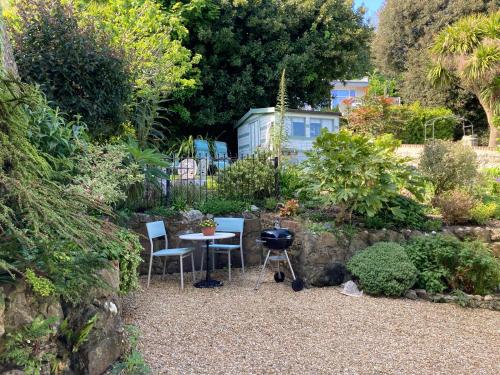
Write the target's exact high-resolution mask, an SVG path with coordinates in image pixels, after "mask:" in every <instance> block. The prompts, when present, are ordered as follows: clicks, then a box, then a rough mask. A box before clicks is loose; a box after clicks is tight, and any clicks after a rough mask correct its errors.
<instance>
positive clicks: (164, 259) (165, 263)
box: [163, 257, 167, 278]
mask: <svg viewBox="0 0 500 375" xmlns="http://www.w3.org/2000/svg"><path fill="white" fill-rule="evenodd" d="M166 268H167V257H163V278H165V269H166Z"/></svg>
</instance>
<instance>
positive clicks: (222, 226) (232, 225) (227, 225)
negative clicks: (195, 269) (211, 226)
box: [201, 217, 245, 281]
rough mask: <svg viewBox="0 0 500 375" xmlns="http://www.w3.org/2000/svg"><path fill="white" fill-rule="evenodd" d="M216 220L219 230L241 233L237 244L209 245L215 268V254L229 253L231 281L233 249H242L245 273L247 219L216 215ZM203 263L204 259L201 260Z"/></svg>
mask: <svg viewBox="0 0 500 375" xmlns="http://www.w3.org/2000/svg"><path fill="white" fill-rule="evenodd" d="M214 220H215V222H216V223H217V228H216V231H217V232H229V233H236V234H239V235H240V243H239V245H237V244H224V243H213V244H211V245H210V246H209V249H211V250H212V269H213V268H215V267H214V266H215V260H214V257H215V254H227V263H228V264H227V266H228V271H229V281H231V251H233V250H238V249H239V250H240V256H241V271H242V273H245V261H244V259H243V228H244V226H245V219H240V218H232V217H231V218H228V217H215V218H214ZM201 264H202V265H203V259H202V260H201Z"/></svg>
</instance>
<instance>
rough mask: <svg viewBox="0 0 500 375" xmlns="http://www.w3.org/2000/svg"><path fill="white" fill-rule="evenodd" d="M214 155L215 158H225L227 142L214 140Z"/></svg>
mask: <svg viewBox="0 0 500 375" xmlns="http://www.w3.org/2000/svg"><path fill="white" fill-rule="evenodd" d="M214 145H215V157H216V158H226V157H227V156H228V155H227V143H226V142H219V141H215V142H214Z"/></svg>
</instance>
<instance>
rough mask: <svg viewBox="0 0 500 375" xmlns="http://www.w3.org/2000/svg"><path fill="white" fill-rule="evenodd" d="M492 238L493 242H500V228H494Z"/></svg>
mask: <svg viewBox="0 0 500 375" xmlns="http://www.w3.org/2000/svg"><path fill="white" fill-rule="evenodd" d="M490 238H491V240H492V241H493V242H497V241H498V242H500V228H492V229H491V232H490Z"/></svg>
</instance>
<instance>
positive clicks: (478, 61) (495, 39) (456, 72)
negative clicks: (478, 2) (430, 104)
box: [428, 11, 500, 147]
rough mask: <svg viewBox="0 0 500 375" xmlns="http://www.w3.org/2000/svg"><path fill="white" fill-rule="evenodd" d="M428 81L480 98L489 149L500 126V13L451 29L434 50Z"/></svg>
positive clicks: (470, 19)
mask: <svg viewBox="0 0 500 375" xmlns="http://www.w3.org/2000/svg"><path fill="white" fill-rule="evenodd" d="M431 56H432V59H433V66H432V67H431V69H430V70H429V73H428V78H429V80H430V81H431V82H433V83H434V84H436V85H440V84H446V83H449V82H450V81H454V82H456V83H457V84H458V85H459V86H460V87H462V88H463V89H464V90H467V91H470V92H472V93H473V94H474V95H476V96H477V98H478V99H479V102H480V103H481V106H482V107H483V108H484V111H485V112H486V116H487V119H488V126H489V130H490V138H489V147H496V141H497V137H498V135H499V133H498V128H497V127H498V126H500V74H499V73H500V11H497V12H494V13H491V14H489V15H471V16H467V17H464V18H462V19H460V20H458V21H457V22H455V23H453V24H452V25H450V26H448V27H447V28H446V29H444V30H443V31H442V32H441V33H439V34H438V35H437V36H436V38H435V39H434V43H433V45H432V47H431Z"/></svg>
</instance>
